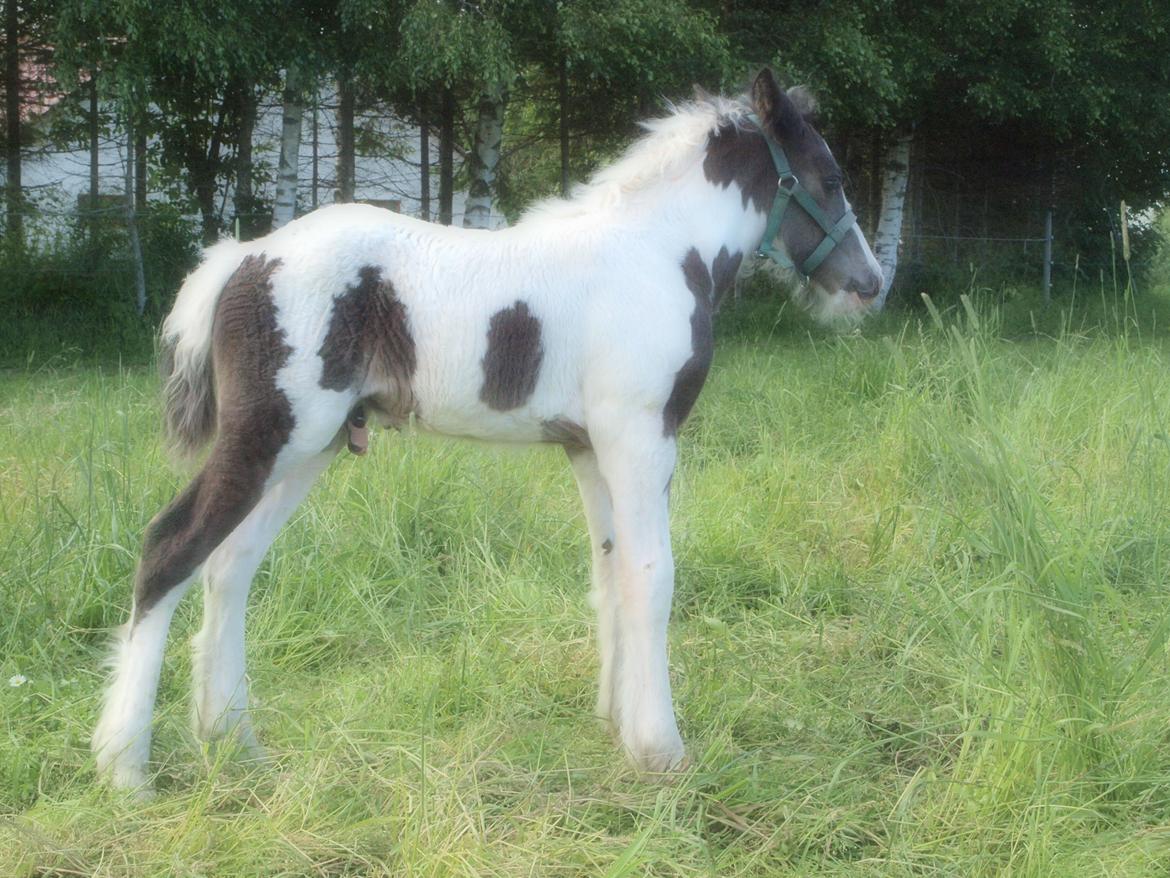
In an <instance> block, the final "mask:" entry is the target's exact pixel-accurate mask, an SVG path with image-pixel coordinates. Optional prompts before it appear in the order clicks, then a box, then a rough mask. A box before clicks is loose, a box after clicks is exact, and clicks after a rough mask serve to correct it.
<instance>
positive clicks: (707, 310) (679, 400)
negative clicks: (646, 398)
mask: <svg viewBox="0 0 1170 878" xmlns="http://www.w3.org/2000/svg"><path fill="white" fill-rule="evenodd" d="M682 272H683V277H684V278H685V279H686V283H687V288H688V289H690V291H691V294H692V295H693V296H694V297H695V307H694V310H693V311H691V356H690V357H689V358H688V359H687V361H686V362H685V363H683V365H682V368H681V369H679V370H678V372H677V373H676V374H675V376H674V387H673V388H672V389H671V391H670V398H669V399H667V401H666V405H665V406H664V407H663V410H662V434H663V435H664V436H674V435H676V434H677V433H678V428H679V427H680V426H682V423H683V421H685V420H686V419H687V415H689V414H690V413H691V408H692V407H693V406H694V404H695V400H697V399H698V398H699V391H701V390H702V389H703V383H704V382H705V381H706V380H707V371H708V370H709V369H710V368H711V358H712V357H713V356H714V353H715V336H714V333H713V331H712V329H711V292H712V282H711V272H710V271H708V270H707V264H706V263H705V262H703V259H702V257H701V256H699V251H698V250H696V249H695V248H694V247H692V248H691V249H690V250H688V251H687V255H686V256H685V257H684V258H683V261H682Z"/></svg>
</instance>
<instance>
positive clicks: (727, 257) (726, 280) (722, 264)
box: [711, 247, 743, 310]
mask: <svg viewBox="0 0 1170 878" xmlns="http://www.w3.org/2000/svg"><path fill="white" fill-rule="evenodd" d="M741 262H743V254H742V253H739V252H737V253H735V255H732V254H730V253H728V252H727V248H726V247H720V248H719V253H718V254H716V256H715V262H714V264H713V265H712V266H711V282H712V286H713V287H714V293H713V296H714V308H715V310H719V303H720V302H722V301H723V297H724V296H725V295H727V291H728V290H730V289H731V288H732V286H733V285H734V284H735V276H736V275H737V274H739V265H740V263H741Z"/></svg>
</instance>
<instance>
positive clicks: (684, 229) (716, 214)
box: [637, 168, 766, 258]
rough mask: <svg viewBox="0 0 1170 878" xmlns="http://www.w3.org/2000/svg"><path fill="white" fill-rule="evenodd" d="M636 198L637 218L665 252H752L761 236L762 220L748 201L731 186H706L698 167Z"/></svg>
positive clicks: (706, 181)
mask: <svg viewBox="0 0 1170 878" xmlns="http://www.w3.org/2000/svg"><path fill="white" fill-rule="evenodd" d="M646 196H647V197H644V198H643V199H641V200H640V203H639V205H638V207H637V209H638V211H639V214H640V216H639V219H640V221H643V222H645V223H646V225H647V227H648V228H650V229H651V230H652V232H653V237H654V238H655V239H657V240H658V241H661V244H662V247H663V249H664V250H665V252H667V253H674V252H678V253H683V254H685V253H686V252H688V251H689V250H690V249H691V248H694V249H696V250H698V251H699V253H700V254H701V255H702V256H703V257H704V258H709V257H712V258H713V257H714V256H715V255H716V254H718V253H719V252H720V251H721V250H723V249H726V251H727V252H728V253H729V254H736V253H742V254H744V255H746V254H748V253H751V252H753V251H754V250H755V249H756V248H757V247H758V246H759V243H760V239H761V238H762V237H763V234H764V225H765V222H766V217H765V216H764V215H763V214H760V213H758V212H756V210H755V209H754V208H753V207H752V205H751V203H750V202H749V203H748V204H746V205H745V204H744V198H743V194H742V190H740V188H739V187H738V186H737V185H735V184H734V183H733V184H731V185H730V186H727V187H724V186H721V185H719V184H717V183H712V182H711V181H709V180H707V179H706V177H705V176H704V175H703V172H702V169H701V168H694V169H692V170H691V171H689V172H688V173H687V174H685V175H684V176H683V177H682V178H680V179H679V180H676V181H670V182H663V183H661V184H659V185H658V186H656V187H655V190H654V191H653V192H648V193H646Z"/></svg>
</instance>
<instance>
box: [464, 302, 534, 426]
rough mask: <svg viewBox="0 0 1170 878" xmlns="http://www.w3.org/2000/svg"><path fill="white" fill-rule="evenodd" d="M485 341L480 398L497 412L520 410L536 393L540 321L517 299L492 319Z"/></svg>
mask: <svg viewBox="0 0 1170 878" xmlns="http://www.w3.org/2000/svg"><path fill="white" fill-rule="evenodd" d="M487 341H488V347H487V353H486V354H484V356H483V386H482V387H481V388H480V389H479V398H480V400H482V401H483V402H484V403H486V404H487V405H488V407H489V408H492V409H495V410H496V411H498V412H506V411H508V410H509V409H514V408H519V407H520V406H522V405H523V404H524V403H525V402H526V401H527V400H528V398H529V397H530V396H532V392H533V391H534V390H536V379H537V377H538V376H539V375H540V362H541V360H542V359H544V348H543V346H542V345H541V343H540V320H539V319H538V318H536V317H535V316H534V315H533V314H532V312H531V311H529V310H528V305H527V304H526V303H525V302H523V301H521V300H519V299H517V300H516V303H515V304H514V305H512V306H511V307H510V308H504V309H502V310H500V311H497V312H496V313H495V314H493V315H492V319H491V322H490V323H489V325H488V333H487Z"/></svg>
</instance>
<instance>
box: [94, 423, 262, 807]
mask: <svg viewBox="0 0 1170 878" xmlns="http://www.w3.org/2000/svg"><path fill="white" fill-rule="evenodd" d="M276 450H277V449H272V450H271V452H268V451H264V452H262V453H258V452H257V449H256V448H255V447H254V445H253V443H251V442H249V441H248V437H246V436H243V435H236V434H228V435H224V436H221V437H220V438H219V439H218V440H217V441H216V444H215V447H214V448H213V449H212V452H211V455H210V456H209V457H208V459H207V462H206V463H205V464H204V466H203V469H202V470H201V471H200V472H199V475H197V476H196V477H195V479H194V480H193V481H192V482H191V484H189V485H188V486H187V487H186V488H185V489H184V490H183V492H182V493H181V494H179V496H178V497H176V498H175V500H174V501H173V502H172V503H171V504H170V505H169V506H168V507H167V508H166V509H164V510H163V511H162V512H161V513H159V515H158V516H156V517H155V519H154V520H153V521H152V522H151V523H150V525H149V527H148V528H147V531H146V540H145V545H144V547H143V552H142V560H141V561H140V562H139V565H138V572H137V575H136V578H135V582H134V610H133V612H132V613H131V615H130V622H129V623H128V624H127V625H125V626H124V627H123V629H122V631H121V632H120V637H119V643H118V645H117V649H116V652H115V655H114V674H113V680H112V682H111V684H110V688H109V690H108V691H107V693H106V701H105V707H104V708H103V710H102V715H101V719H100V720H99V722H98V725H97V728H96V729H95V730H94V734H93V749H94V752H95V753H96V754H97V765H98V772H99V773H100V774H102V775H105V776H106V777H107V778H108V779H109V780H110V782H111V783H112V784H113V785H114V786H116V787H119V788H124V789H130V788H135V787H143V786H145V784H146V782H147V775H146V763H147V759H148V757H149V755H150V721H151V714H152V713H153V711H154V700H155V694H156V692H157V689H158V676H159V670H160V669H161V667H162V658H163V649H164V647H165V645H166V638H167V631H168V629H169V628H170V623H171V616H172V615H173V614H174V611H175V607H176V606H178V603H179V599H180V598H181V597H182V596H183V593H184V592H185V591H186V590H187V587H188V586H189V585H190V583H191V580H192V579H193V578H194V576H195V573H196V571H197V570H198V568H199V566H200V565H201V564H203V562H204V561H205V560H207V557H208V555H210V554H211V552H212V550H214V549H215V547H216V546H218V545H219V544H220V543H221V542H222V541H223V540H224V538H226V537H227V535H228V534H230V533H231V532H232V531H233V530H234V529H235V528H236V527H237V526H238V525H239V524H240V522H241V521H243V519H244V517H245V516H246V515H247V514H248V512H249V511H250V510H251V509H252V507H253V506H254V505H256V502H257V501H258V500H259V499H260V497H261V495H262V494H263V492H264V485H265V481H266V480H267V478H268V475H269V473H270V472H271V469H272V464H273V462H274V460H275V455H276Z"/></svg>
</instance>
